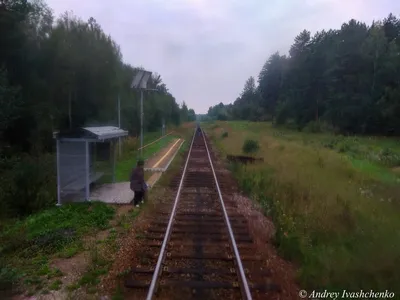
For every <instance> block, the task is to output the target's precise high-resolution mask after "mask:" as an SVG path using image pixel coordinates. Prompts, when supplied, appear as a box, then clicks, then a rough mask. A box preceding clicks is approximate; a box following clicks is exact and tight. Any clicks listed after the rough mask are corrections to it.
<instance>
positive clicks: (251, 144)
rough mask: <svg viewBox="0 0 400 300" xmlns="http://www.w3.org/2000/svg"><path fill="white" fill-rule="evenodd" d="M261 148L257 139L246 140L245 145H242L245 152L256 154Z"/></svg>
mask: <svg viewBox="0 0 400 300" xmlns="http://www.w3.org/2000/svg"><path fill="white" fill-rule="evenodd" d="M259 149H260V145H259V144H258V142H257V141H255V140H251V139H247V140H245V141H244V144H243V147H242V150H243V153H246V154H254V153H256V152H257V151H258V150H259Z"/></svg>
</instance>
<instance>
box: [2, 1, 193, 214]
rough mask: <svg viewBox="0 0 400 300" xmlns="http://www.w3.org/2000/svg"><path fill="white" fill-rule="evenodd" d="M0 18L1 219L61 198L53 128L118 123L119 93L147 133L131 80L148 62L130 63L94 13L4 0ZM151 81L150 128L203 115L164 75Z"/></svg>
mask: <svg viewBox="0 0 400 300" xmlns="http://www.w3.org/2000/svg"><path fill="white" fill-rule="evenodd" d="M0 20H1V21H0V23H1V25H0V44H1V45H2V46H1V49H0V181H1V184H0V217H4V216H8V217H13V216H21V215H27V214H29V213H32V212H34V211H37V210H40V209H43V208H46V207H48V206H49V205H50V204H53V203H54V202H55V196H56V191H55V188H56V183H55V166H54V161H55V157H53V156H52V155H51V153H54V148H55V147H54V145H55V142H54V139H53V138H52V133H53V131H56V130H68V129H73V128H77V127H81V126H101V125H114V124H116V123H117V113H116V105H117V99H118V97H119V99H120V108H121V127H123V128H124V129H126V130H128V131H129V133H130V134H131V135H137V134H138V133H139V131H140V123H139V122H140V118H139V116H140V113H139V112H140V106H139V101H140V93H139V92H138V91H136V92H132V89H131V87H130V85H131V82H132V79H133V77H134V76H135V74H136V72H137V71H138V70H139V69H140V68H138V67H134V66H131V65H129V64H127V63H124V62H123V60H122V54H121V51H120V48H119V46H118V45H117V44H116V43H115V41H114V40H113V39H112V37H111V36H109V35H107V34H106V33H105V32H104V31H103V29H102V28H101V26H100V24H99V23H98V22H97V21H96V20H95V19H94V18H89V19H88V20H87V21H85V20H82V19H80V18H78V17H77V16H75V15H73V14H72V13H69V12H66V13H64V14H62V15H61V16H60V17H59V18H57V19H56V20H54V17H53V14H52V11H51V9H50V8H49V7H48V6H47V5H46V4H45V3H44V2H43V1H42V0H34V1H27V0H10V1H1V4H0ZM139 63H140V62H139ZM148 87H149V88H151V89H157V90H158V92H145V95H144V97H145V99H146V101H144V111H145V114H146V117H145V119H144V124H143V125H144V131H145V132H147V131H158V132H160V131H161V126H162V121H163V120H164V121H165V124H166V125H167V126H169V125H179V124H180V123H181V122H185V121H190V120H194V119H195V113H194V111H193V110H192V109H188V107H187V106H186V104H184V105H182V107H180V106H179V104H178V103H177V101H176V99H175V98H174V97H173V95H172V94H171V93H170V92H169V91H168V88H167V86H166V85H165V84H164V83H163V81H162V79H161V76H160V75H159V74H157V73H153V75H152V76H151V78H150V79H149V82H148ZM4 165H7V166H6V167H5V168H3V166H4Z"/></svg>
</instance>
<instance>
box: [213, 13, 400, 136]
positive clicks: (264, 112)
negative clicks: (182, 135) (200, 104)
mask: <svg viewBox="0 0 400 300" xmlns="http://www.w3.org/2000/svg"><path fill="white" fill-rule="evenodd" d="M257 81H258V82H257V83H256V79H255V78H254V77H250V78H249V79H248V80H247V81H246V83H245V86H244V89H243V91H242V93H241V94H240V96H239V97H238V98H237V99H236V100H235V101H234V102H233V103H232V104H228V105H224V104H223V103H219V104H217V105H215V106H213V107H210V108H209V110H208V116H209V117H210V118H213V119H218V120H250V121H272V122H273V123H274V124H275V125H285V126H288V127H290V128H293V129H297V130H303V129H306V130H308V131H311V132H319V131H329V132H335V133H340V134H361V135H392V136H393V135H395V136H398V135H400V20H399V18H398V17H396V16H395V15H393V14H389V16H388V17H387V18H385V19H383V20H379V21H374V22H373V23H372V24H371V25H370V26H368V25H367V24H365V23H363V22H360V21H356V20H354V19H353V20H350V21H349V22H348V23H344V24H343V25H342V26H341V28H340V29H337V30H334V29H329V30H322V31H320V32H316V33H315V34H314V35H312V34H311V32H310V31H308V30H303V31H302V32H301V33H300V34H298V35H297V36H296V37H295V39H294V43H293V45H291V47H290V50H289V53H288V55H281V54H280V53H278V52H276V53H274V54H272V55H271V56H270V57H269V58H268V59H267V61H266V62H265V64H264V66H263V67H262V69H261V71H260V73H259V75H258V80H257Z"/></svg>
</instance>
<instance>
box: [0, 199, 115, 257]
mask: <svg viewBox="0 0 400 300" xmlns="http://www.w3.org/2000/svg"><path fill="white" fill-rule="evenodd" d="M113 215H114V209H113V208H112V207H109V206H107V205H106V204H104V203H101V202H92V203H90V204H87V203H82V204H66V205H63V206H61V207H54V208H51V209H48V210H44V211H42V212H40V213H38V214H35V215H32V216H30V217H28V218H26V219H24V220H21V221H18V222H14V223H13V224H12V225H10V226H8V227H5V228H4V230H3V231H2V233H1V235H0V241H1V244H2V245H4V246H3V248H2V249H1V253H12V252H14V251H22V250H23V251H24V252H26V253H27V254H29V252H32V251H38V250H40V251H45V252H48V253H53V252H54V251H58V250H61V249H63V247H67V245H69V244H71V243H73V242H75V241H76V240H77V238H78V237H79V236H80V235H81V234H83V233H84V232H87V231H88V230H89V229H90V228H100V229H105V228H107V226H108V221H109V220H110V219H111V218H112V216H113ZM31 254H32V253H31Z"/></svg>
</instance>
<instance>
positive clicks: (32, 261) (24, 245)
mask: <svg viewBox="0 0 400 300" xmlns="http://www.w3.org/2000/svg"><path fill="white" fill-rule="evenodd" d="M157 138H159V134H158V133H150V134H147V136H146V138H145V139H144V144H148V143H150V142H152V141H153V140H156V139H157ZM173 138H174V136H172V135H170V136H168V137H166V138H164V139H162V140H160V141H158V142H156V143H154V144H152V145H151V146H149V147H146V148H145V149H144V151H143V156H144V158H147V157H149V156H151V155H153V154H154V153H156V152H157V151H159V150H161V149H162V148H163V147H165V146H167V145H168V143H169V142H170V141H171V140H172V139H173ZM137 144H138V143H137V141H135V140H134V139H130V140H129V139H128V140H127V141H126V142H125V144H124V145H123V151H124V153H123V156H122V157H121V159H120V160H119V161H118V166H117V168H116V172H117V179H119V180H121V181H126V180H127V178H128V176H129V171H130V169H131V167H132V166H133V165H134V164H135V163H136V158H137V152H135V151H137ZM182 150H183V149H182ZM139 212H140V211H139V210H134V211H132V212H127V213H124V214H122V215H118V216H117V215H116V209H115V207H113V206H108V205H106V204H104V203H98V202H92V203H83V204H82V203H79V204H68V205H63V206H62V207H60V208H57V207H52V208H50V209H45V210H43V211H41V212H38V213H35V214H32V215H31V216H29V217H27V218H24V219H21V220H3V221H2V224H1V227H0V229H1V232H0V296H1V297H0V298H2V297H3V296H4V297H8V295H10V293H11V292H15V291H19V292H27V293H28V294H30V295H33V294H47V293H49V292H51V291H55V290H65V291H66V292H68V293H71V292H75V291H76V290H78V289H81V288H84V289H85V290H86V292H88V293H94V292H96V288H95V287H96V284H97V283H98V282H99V278H100V276H102V275H103V274H105V273H107V270H108V268H109V266H110V264H111V262H112V257H111V255H109V254H110V253H115V252H116V251H117V250H118V244H117V239H118V238H121V237H123V235H124V234H126V233H127V230H128V229H129V228H130V224H131V223H132V221H133V220H134V218H135V217H136V216H137V215H138V214H139ZM96 235H99V236H98V238H97V237H96ZM93 237H94V240H93ZM80 253H86V256H85V257H86V258H85V260H84V262H79V263H80V264H85V267H84V269H86V271H84V272H83V274H81V275H80V277H78V278H76V279H74V280H73V282H68V284H65V282H63V280H62V278H63V276H66V275H69V274H63V272H62V271H61V270H60V269H59V268H57V267H55V266H54V264H53V263H54V261H56V260H60V259H61V260H65V263H67V264H68V263H69V262H68V260H69V259H72V260H73V259H74V257H76V256H77V255H78V254H80ZM105 253H108V254H107V255H105ZM71 263H73V262H71ZM2 295H3V296H2Z"/></svg>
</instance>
